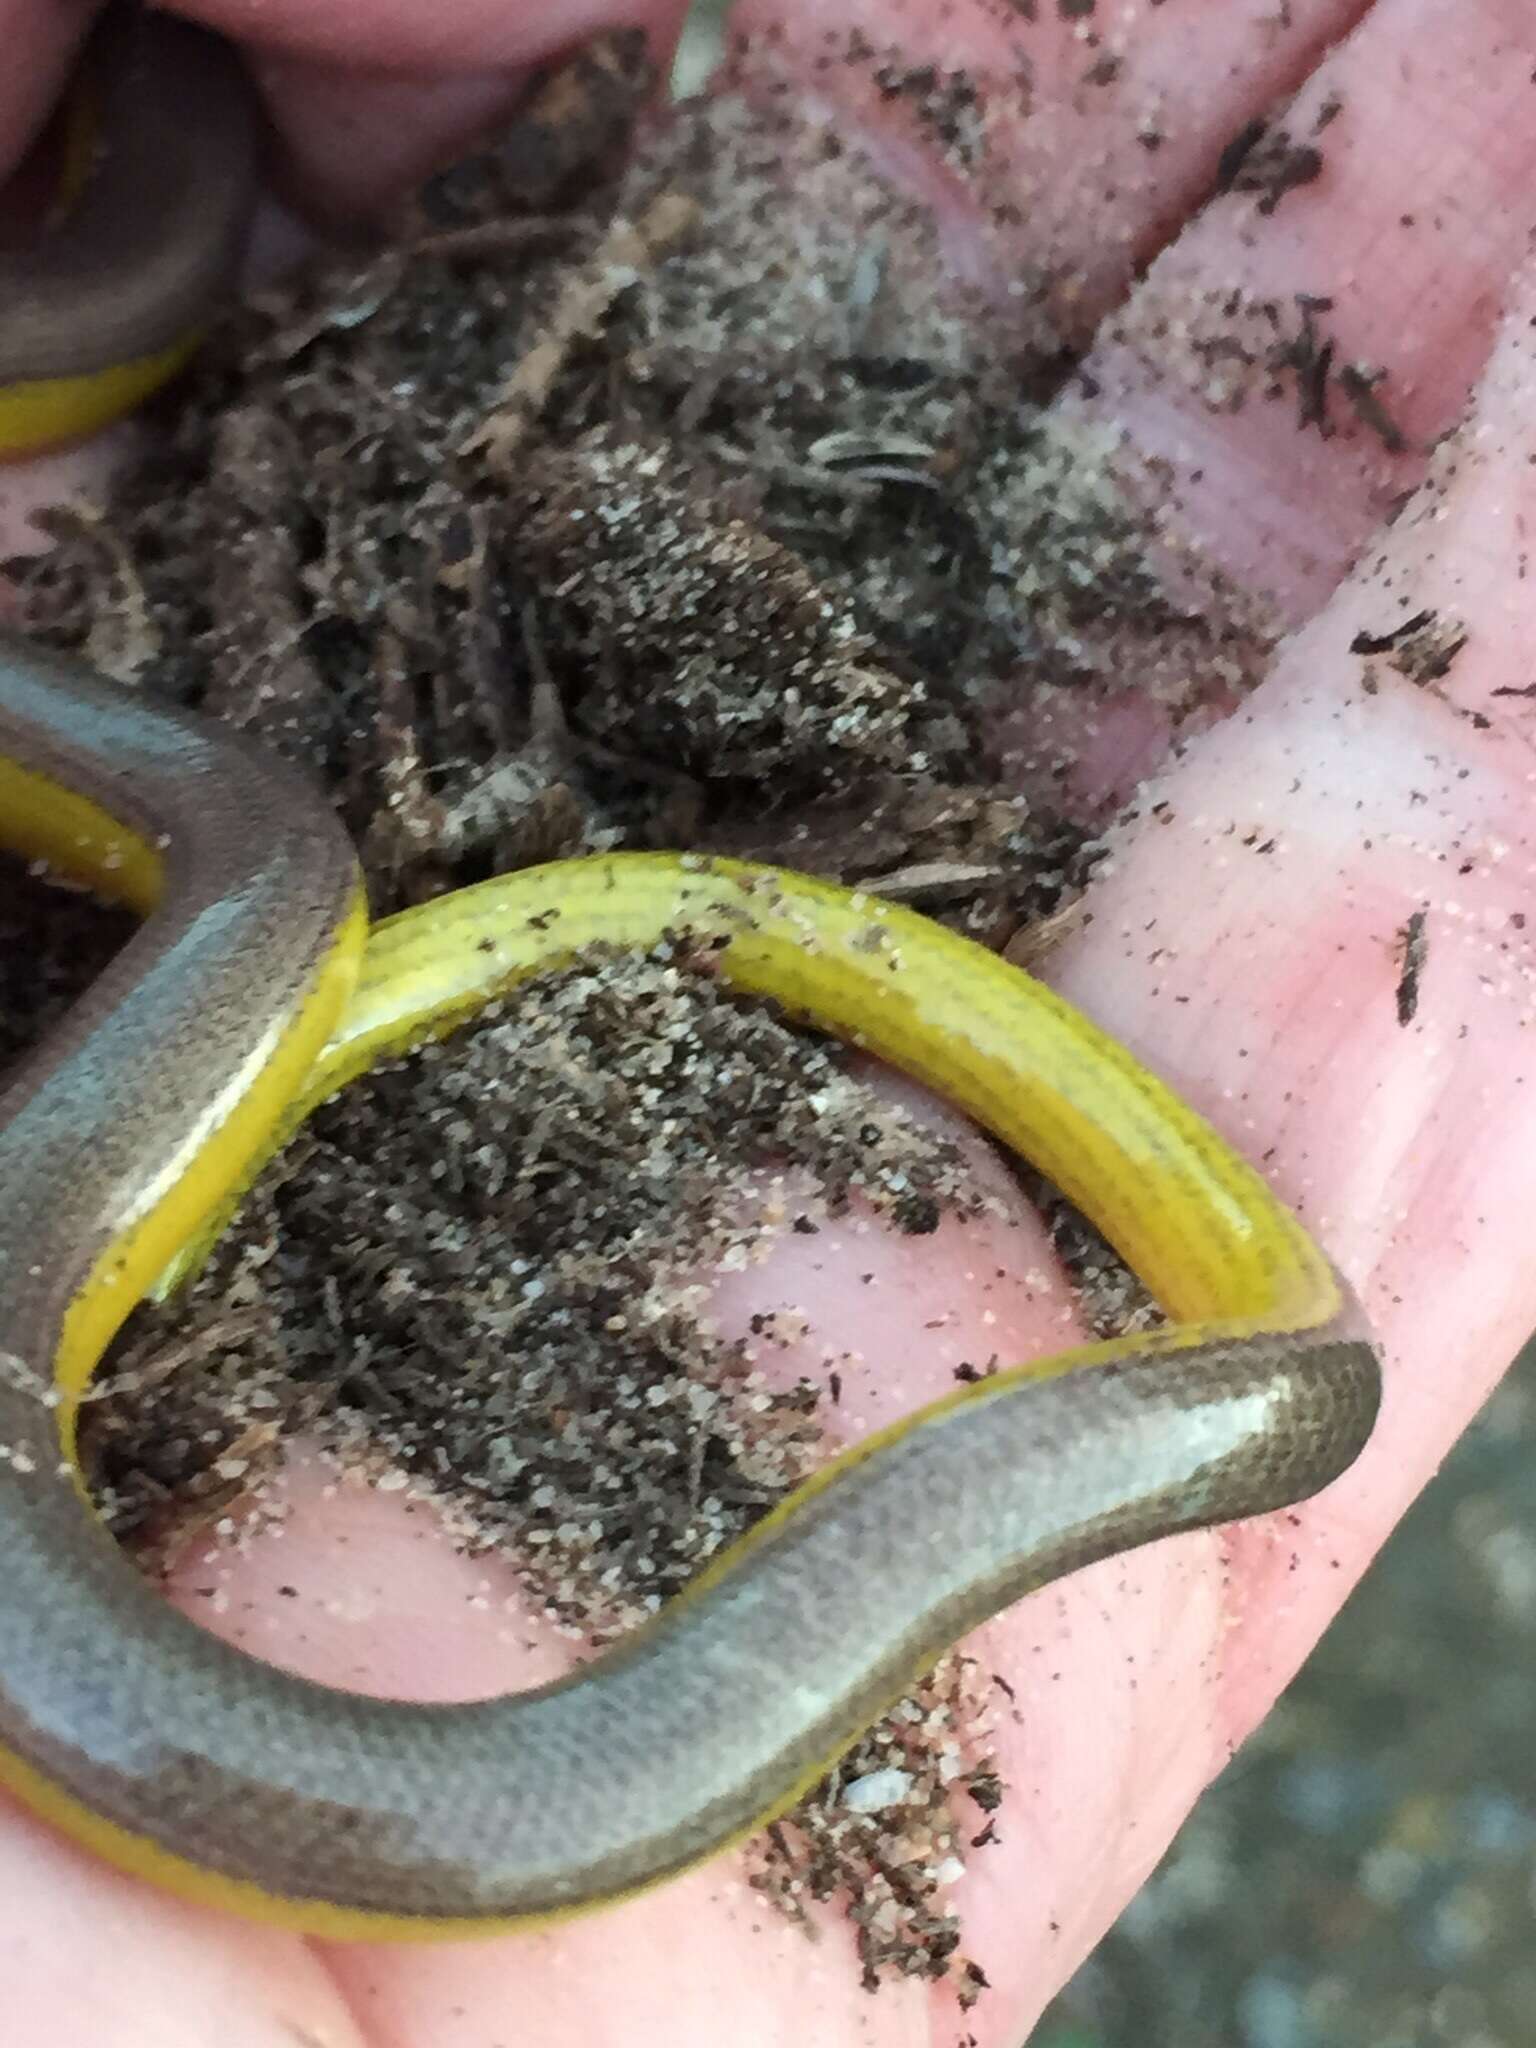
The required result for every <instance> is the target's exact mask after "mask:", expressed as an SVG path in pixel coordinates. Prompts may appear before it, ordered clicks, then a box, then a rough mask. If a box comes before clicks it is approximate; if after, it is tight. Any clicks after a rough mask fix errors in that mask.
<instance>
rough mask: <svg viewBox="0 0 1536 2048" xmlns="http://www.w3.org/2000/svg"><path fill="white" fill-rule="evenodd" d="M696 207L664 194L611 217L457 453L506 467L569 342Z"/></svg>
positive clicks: (633, 280)
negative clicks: (637, 212)
mask: <svg viewBox="0 0 1536 2048" xmlns="http://www.w3.org/2000/svg"><path fill="white" fill-rule="evenodd" d="M698 212H699V209H698V206H697V203H696V202H695V201H694V200H692V199H688V198H686V197H684V195H683V194H682V193H680V192H663V193H662V195H661V197H660V198H659V199H654V200H652V202H651V204H650V205H649V206H648V207H647V208H646V210H645V212H644V213H642V214H641V216H640V218H639V220H638V221H624V220H621V221H615V223H614V224H613V226H612V227H611V228H610V229H609V230H608V232H607V234H606V235H604V237H603V239H602V241H601V242H599V243H598V245H597V247H596V249H594V250H593V252H592V256H591V258H590V260H589V261H588V262H587V263H584V264H583V265H582V267H581V268H580V269H579V270H578V271H576V272H575V273H574V274H573V275H572V277H571V278H570V279H569V280H568V281H567V283H566V286H565V288H564V290H563V291H562V292H561V294H560V297H559V299H558V300H557V301H556V304H555V309H554V312H553V314H552V315H551V317H550V321H549V325H548V327H547V328H546V329H545V331H544V334H543V336H542V338H541V339H540V340H538V341H536V342H535V343H534V345H533V347H532V348H531V349H529V350H528V352H527V353H526V355H524V356H523V357H522V359H521V360H520V361H519V363H518V365H517V367H516V369H514V370H513V372H512V374H511V376H510V377H509V378H508V379H507V381H506V383H505V384H504V385H503V386H502V389H501V392H500V394H499V395H498V397H497V398H496V400H495V402H494V404H493V405H492V407H491V409H490V411H489V412H488V413H487V414H486V416H485V418H484V419H483V420H482V421H481V422H480V424H479V426H477V427H476V428H475V430H474V432H473V433H472V434H470V435H469V436H468V437H467V438H466V439H465V440H464V441H462V442H461V443H460V446H459V452H460V454H461V455H478V456H480V457H481V458H482V459H483V461H484V463H485V466H486V468H487V469H491V470H506V469H507V468H509V467H510V465H511V461H512V458H513V456H514V455H515V454H516V453H517V451H518V449H519V447H520V446H521V445H522V442H523V439H524V437H525V435H526V434H527V432H528V429H529V427H530V426H531V425H532V424H533V422H534V420H536V419H537V418H538V416H539V414H540V412H541V411H542V410H543V408H544V405H545V403H546V402H547V400H548V398H549V394H550V392H551V391H552V390H553V388H554V384H555V379H556V378H557V377H558V376H559V375H560V372H561V371H562V370H563V369H564V367H565V365H566V362H567V361H568V360H569V357H570V353H571V350H572V348H573V347H574V346H575V344H576V343H577V342H578V341H581V340H583V339H585V338H587V337H588V336H591V335H594V334H596V333H597V331H598V329H599V328H600V327H601V325H602V323H603V321H604V320H605V319H606V317H607V315H608V313H609V311H610V310H611V308H612V306H613V303H614V301H615V300H616V299H617V298H618V297H619V295H620V294H621V293H622V292H625V291H628V289H629V288H630V286H631V285H634V284H637V283H638V282H639V281H640V278H641V277H642V276H643V275H644V274H645V272H646V271H647V270H650V269H651V268H653V267H654V265H655V262H656V259H657V257H658V256H661V255H662V254H664V253H665V251H666V250H667V249H669V248H670V247H671V246H672V244H673V243H674V242H676V241H677V240H678V238H679V237H680V236H681V235H683V234H685V233H686V232H687V230H688V229H689V228H690V227H691V226H692V225H693V223H694V221H695V220H696V219H697V218H698Z"/></svg>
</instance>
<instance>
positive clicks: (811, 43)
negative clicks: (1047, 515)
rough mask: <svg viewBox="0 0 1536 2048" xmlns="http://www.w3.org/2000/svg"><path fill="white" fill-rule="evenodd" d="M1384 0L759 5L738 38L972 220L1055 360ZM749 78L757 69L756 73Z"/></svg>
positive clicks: (946, 206) (758, 1)
mask: <svg viewBox="0 0 1536 2048" xmlns="http://www.w3.org/2000/svg"><path fill="white" fill-rule="evenodd" d="M1365 5H1366V0H1303V4H1300V5H1290V6H1287V7H1285V8H1284V9H1283V10H1280V11H1277V10H1276V9H1275V8H1274V7H1273V6H1271V5H1269V4H1268V0H1195V4H1193V5H1191V4H1184V5H1181V6H1179V7H1165V6H1161V5H1159V4H1158V0H1130V4H1126V5H1119V6H1116V7H1114V8H1113V9H1110V8H1105V7H1097V8H1096V7H1095V6H1093V5H1092V4H1091V0H1090V4H1082V5H1079V4H1073V0H1068V4H1066V5H1062V4H1060V0H1040V4H1039V5H1038V6H1036V5H1032V4H1031V5H1015V4H1013V0H1002V4H989V0H966V4H963V5H958V6H949V5H940V4H937V0H850V4H847V5H844V6H842V7H839V8H838V9H837V11H836V14H835V16H833V17H831V18H830V20H829V16H828V13H827V10H826V9H825V8H824V7H823V6H821V5H820V4H818V0H742V4H740V5H738V7H737V8H736V9H735V10H734V12H733V15H732V23H733V26H735V27H738V28H739V29H740V30H741V31H742V33H743V34H748V35H754V36H757V37H760V38H761V39H762V41H763V43H764V45H765V48H764V52H763V54H764V57H765V58H767V57H770V56H771V54H772V52H774V51H778V52H780V53H781V55H780V56H779V57H778V58H777V59H776V60H775V61H777V62H780V63H782V66H783V68H784V69H786V70H788V71H789V72H790V73H791V74H792V75H793V76H795V77H796V78H797V79H799V80H801V81H802V82H803V84H804V85H805V87H806V88H807V89H808V90H809V91H810V92H811V93H813V94H814V96H815V98H816V99H817V100H819V101H821V102H822V103H824V104H827V105H830V106H831V107H832V108H834V109H835V110H836V125H837V127H838V129H839V131H840V132H841V133H844V134H848V135H853V136H858V135H868V136H871V137H872V138H875V139H876V140H877V141H878V143H879V145H880V148H881V152H882V154H885V155H887V156H888V157H889V156H890V154H891V153H892V152H893V151H894V150H897V149H899V150H900V152H901V155H900V158H899V159H898V161H900V163H901V167H902V169H903V172H904V173H906V174H909V175H914V176H916V177H918V178H920V179H923V180H925V181H926V189H927V191H928V192H929V193H930V195H931V196H933V197H935V198H936V199H937V200H938V201H939V203H940V205H941V208H942V210H943V212H944V213H945V214H947V215H949V216H951V217H953V218H954V219H955V221H956V223H957V225H958V224H959V223H960V222H962V221H964V222H966V223H968V229H969V234H970V236H971V237H972V238H974V239H976V240H977V241H979V243H980V245H981V248H982V250H983V251H984V252H985V259H986V261H987V262H988V264H989V266H990V268H991V269H992V272H993V281H994V285H995V287H997V288H1000V289H1005V290H1006V291H1007V293H1008V296H1009V303H1010V306H1011V308H1012V310H1013V311H1014V312H1015V313H1016V314H1017V316H1018V319H1019V322H1020V325H1021V327H1022V328H1023V330H1024V332H1025V333H1026V334H1027V335H1029V336H1030V337H1031V338H1032V339H1033V340H1034V341H1035V342H1036V345H1037V346H1038V347H1039V349H1040V350H1041V352H1042V354H1043V355H1044V356H1045V357H1046V358H1047V359H1049V358H1052V357H1054V356H1056V355H1057V354H1059V352H1060V351H1061V350H1062V349H1063V348H1070V347H1073V346H1081V345H1082V344H1084V343H1085V342H1086V341H1087V340H1088V338H1089V336H1090V335H1091V333H1092V331H1093V328H1094V325H1095V324H1096V322H1097V321H1098V320H1099V319H1100V317H1101V316H1102V315H1103V314H1104V313H1105V312H1106V311H1107V310H1108V309H1109V308H1110V307H1111V306H1112V305H1114V304H1115V303H1116V301H1117V300H1118V299H1119V298H1120V297H1121V295H1122V294H1123V293H1124V291H1125V289H1126V286H1127V285H1128V283H1129V281H1130V279H1131V277H1132V276H1133V275H1134V273H1135V271H1136V270H1137V269H1138V268H1139V267H1140V266H1141V265H1142V264H1144V263H1145V262H1146V261H1147V260H1148V259H1149V258H1150V257H1151V255H1153V254H1154V253H1155V251H1156V250H1157V249H1158V248H1159V247H1160V246H1161V245H1162V243H1163V242H1164V241H1165V240H1166V239H1167V238H1168V236H1169V235H1170V234H1171V233H1173V232H1175V231H1176V229H1177V228H1178V226H1179V224H1180V223H1181V222H1182V221H1183V220H1184V219H1185V217H1186V216H1187V215H1189V214H1190V213H1191V212H1193V211H1194V210H1195V209H1197V208H1198V207H1199V206H1200V205H1201V204H1202V203H1203V202H1204V200H1205V199H1206V198H1207V196H1208V195H1209V193H1210V192H1211V191H1212V189H1213V188H1214V185H1215V181H1216V177H1217V172H1218V167H1219V164H1220V160H1221V156H1222V152H1223V151H1224V150H1225V149H1227V147H1228V145H1229V144H1230V143H1231V141H1232V139H1233V137H1234V136H1235V135H1237V134H1239V133H1240V132H1241V131H1242V129H1243V128H1244V126H1245V125H1246V124H1247V123H1248V122H1249V121H1251V120H1253V119H1255V118H1257V117H1260V116H1263V115H1265V114H1267V113H1268V112H1269V111H1270V109H1271V108H1272V106H1273V105H1274V103H1275V102H1276V101H1277V100H1279V99H1281V98H1282V97H1283V96H1284V95H1285V94H1287V93H1289V92H1290V91H1292V90H1293V89H1294V88H1295V87H1296V86H1297V85H1299V84H1300V83H1301V82H1302V80H1303V79H1304V78H1305V77H1306V76H1307V74H1308V72H1309V71H1310V70H1311V69H1312V67H1313V66H1314V65H1315V64H1316V63H1317V61H1318V59H1319V58H1320V57H1321V56H1322V54H1323V52H1324V51H1325V50H1326V48H1327V47H1328V44H1329V43H1330V42H1331V41H1332V40H1333V39H1335V38H1336V37H1338V36H1340V35H1343V34H1344V33H1345V32H1346V31H1347V30H1348V29H1349V28H1350V26H1351V25H1352V23H1353V22H1354V21H1355V20H1356V19H1358V17H1359V16H1360V15H1361V14H1362V13H1363V12H1364V10H1365ZM749 75H750V74H749Z"/></svg>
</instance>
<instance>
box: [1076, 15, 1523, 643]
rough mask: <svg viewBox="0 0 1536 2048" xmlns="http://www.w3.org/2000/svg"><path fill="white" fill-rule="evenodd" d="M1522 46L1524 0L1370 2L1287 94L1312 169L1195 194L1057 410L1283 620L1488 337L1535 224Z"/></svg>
mask: <svg viewBox="0 0 1536 2048" xmlns="http://www.w3.org/2000/svg"><path fill="white" fill-rule="evenodd" d="M1533 67H1536V19H1533V17H1532V15H1531V12H1530V9H1529V8H1528V7H1526V6H1524V5H1523V4H1522V0H1476V4H1473V5H1470V6H1467V7H1462V8H1457V9H1456V10H1455V12H1454V15H1447V13H1446V11H1445V10H1444V9H1443V8H1442V7H1439V6H1437V5H1436V4H1435V0H1380V4H1378V5H1377V6H1376V7H1374V8H1373V9H1372V10H1371V13H1370V14H1369V15H1368V17H1367V18H1366V20H1365V21H1364V22H1363V23H1362V24H1361V26H1360V28H1359V29H1358V30H1357V31H1356V32H1355V33H1354V34H1353V35H1352V36H1351V37H1350V38H1349V39H1348V41H1347V42H1346V43H1345V44H1344V45H1343V47H1342V48H1341V49H1340V50H1338V51H1337V52H1336V53H1335V54H1334V55H1333V56H1331V57H1330V58H1329V59H1328V60H1327V62H1326V63H1324V64H1323V65H1322V66H1321V67H1320V68H1319V69H1318V71H1317V73H1316V74H1315V75H1314V76H1313V77H1312V78H1311V79H1310V80H1309V81H1308V82H1307V84H1306V85H1305V87H1304V88H1303V90H1302V92H1301V93H1300V94H1299V96H1298V98H1297V100H1296V102H1295V104H1294V106H1293V107H1292V108H1291V109H1290V110H1289V111H1288V112H1287V113H1286V114H1285V116H1284V134H1285V135H1286V136H1287V137H1289V138H1290V140H1291V143H1292V146H1293V150H1298V151H1299V150H1302V149H1315V151H1316V152H1317V155H1318V157H1319V159H1320V162H1319V169H1318V174H1317V176H1316V178H1315V179H1314V180H1312V181H1311V182H1308V183H1306V184H1303V185H1299V186H1297V187H1296V188H1295V189H1292V190H1285V189H1284V188H1283V186H1277V185H1275V184H1271V186H1270V187H1269V190H1268V193H1260V194H1247V195H1244V194H1233V195H1231V196H1230V197H1227V198H1224V199H1220V200H1218V201H1216V202H1215V203H1214V204H1213V205H1211V206H1210V207H1208V208H1207V209H1206V210H1205V211H1204V212H1203V213H1202V214H1201V215H1200V217H1199V218H1198V219H1197V220H1196V221H1194V222H1193V223H1192V224H1191V226H1190V227H1189V228H1188V229H1187V230H1186V232H1185V233H1184V234H1183V235H1182V236H1181V237H1180V238H1179V240H1178V241H1177V242H1176V243H1175V245H1174V246H1173V247H1172V248H1171V249H1169V250H1168V251H1167V253H1166V254H1165V255H1164V256H1163V257H1162V258H1161V259H1160V260H1159V261H1158V262H1157V263H1156V264H1155V265H1154V267H1153V269H1152V271H1151V274H1150V275H1149V276H1148V277H1147V278H1146V280H1145V281H1144V282H1143V283H1142V284H1141V285H1140V287H1139V288H1138V289H1137V290H1136V291H1135V293H1134V294H1133V295H1132V297H1131V299H1130V302H1129V304H1128V305H1127V306H1126V307H1125V309H1124V310H1123V312H1121V313H1120V314H1119V315H1117V316H1116V317H1115V318H1114V319H1113V320H1111V321H1110V322H1109V323H1108V326H1107V328H1106V330H1105V332H1104V333H1103V335H1102V336H1101V337H1100V340H1099V343H1098V345H1097V346H1096V348H1095V349H1094V351H1093V352H1092V355H1091V356H1090V358H1089V361H1088V363H1087V365H1086V369H1085V381H1086V384H1087V386H1088V388H1089V389H1090V390H1091V392H1092V394H1093V395H1092V397H1091V398H1088V399H1082V400H1079V401H1078V402H1076V403H1074V404H1072V405H1071V406H1069V407H1068V408H1066V409H1065V412H1064V417H1065V418H1067V419H1070V420H1075V421H1079V422H1088V421H1093V422H1113V423H1115V425H1116V427H1117V428H1118V429H1119V430H1121V431H1123V432H1125V433H1126V434H1127V435H1128V437H1129V441H1130V443H1131V445H1132V447H1133V448H1134V451H1135V452H1134V458H1133V462H1134V466H1135V467H1136V468H1137V469H1138V470H1139V471H1140V473H1141V474H1142V476H1143V478H1146V479H1148V480H1149V481H1148V482H1147V484H1146V486H1145V488H1146V490H1147V494H1148V496H1149V497H1151V498H1152V499H1153V501H1154V502H1155V503H1156V504H1157V505H1158V507H1159V518H1160V523H1161V524H1162V526H1163V527H1164V529H1165V530H1166V531H1167V532H1168V534H1169V536H1170V538H1172V539H1173V540H1174V541H1175V542H1176V543H1177V544H1179V545H1181V546H1182V545H1184V544H1187V543H1194V544H1195V545H1196V546H1197V547H1198V548H1199V550H1200V551H1201V552H1202V554H1203V556H1204V557H1205V559H1206V560H1207V561H1209V562H1210V563H1211V564H1212V565H1214V566H1216V567H1218V568H1220V569H1221V570H1223V571H1224V572H1225V573H1226V574H1228V575H1229V576H1231V577H1232V578H1233V579H1234V581H1236V582H1237V583H1238V584H1239V586H1240V587H1241V588H1243V589H1244V590H1246V591H1249V592H1256V593H1259V594H1261V595H1262V596H1263V598H1264V599H1265V600H1266V602H1268V603H1269V604H1271V605H1272V606H1273V607H1274V608H1275V610H1276V613H1277V614H1278V616H1279V618H1281V619H1283V620H1285V621H1289V622H1291V623H1294V622H1296V621H1297V620H1299V619H1300V618H1302V617H1304V616H1305V615H1306V614H1307V613H1308V612H1309V611H1310V610H1312V609H1313V608H1314V607H1315V606H1316V605H1317V604H1318V603H1320V602H1321V601H1322V600H1323V598H1324V597H1325V596H1326V595H1327V593H1328V592H1329V590H1331V589H1332V587H1333V585H1334V584H1335V583H1336V582H1337V581H1338V579H1339V577H1340V576H1341V575H1342V574H1343V572H1344V570H1345V568H1346V567H1347V566H1348V564H1349V562H1350V561H1351V560H1352V559H1353V557H1354V556H1355V554H1356V553H1357V552H1358V550H1359V549H1360V547H1361V546H1362V545H1363V544H1364V543H1365V542H1366V540H1367V538H1368V536H1369V535H1370V534H1371V532H1372V531H1373V530H1374V528H1375V527H1376V525H1377V523H1378V522H1379V521H1380V520H1381V519H1382V518H1383V517H1384V516H1385V515H1386V514H1387V513H1388V512H1390V510H1391V509H1392V507H1393V505H1394V504H1395V503H1396V502H1397V501H1398V499H1399V498H1400V496H1401V494H1402V493H1403V492H1404V491H1405V490H1407V489H1408V488H1410V487H1412V486H1413V485H1414V484H1416V483H1417V482H1418V481H1419V480H1420V479H1421V478H1422V476H1423V475H1424V472H1425V466H1426V463H1427V460H1428V455H1429V451H1430V449H1431V448H1432V446H1433V444H1434V442H1435V441H1436V440H1437V439H1438V437H1439V436H1440V435H1441V434H1443V433H1444V432H1446V430H1447V429H1448V428H1449V427H1450V426H1452V425H1453V424H1454V423H1455V421H1456V420H1457V419H1458V418H1459V417H1460V415H1461V412H1462V410H1463V408H1464V406H1465V405H1466V402H1467V399H1468V395H1469V393H1470V391H1471V389H1472V386H1473V384H1474V382H1475V381H1476V378H1477V375H1478V373H1479V371H1480V370H1481V368H1482V366H1483V364H1484V362H1485V361H1486V359H1487V353H1488V350H1489V348H1490V347H1491V345H1492V339H1493V335H1494V332H1495V329H1496V325H1497V321H1498V317H1499V313H1500V310H1501V308H1502V305H1503V301H1504V294H1505V289H1506V284H1507V281H1508V279H1509V277H1510V276H1511V274H1512V273H1513V271H1514V269H1515V267H1516V265H1517V264H1518V263H1519V262H1520V260H1521V258H1522V256H1523V255H1524V253H1525V250H1526V248H1527V246H1528V240H1529V236H1530V233H1531V229H1532V226H1533V224H1536V201H1533V199H1532V193H1533V190H1536V122H1533V121H1532V120H1530V119H1529V118H1528V116H1529V106H1528V102H1529V99H1530V94H1531V84H1530V79H1531V75H1532V70H1533ZM1275 144H1276V137H1275V135H1273V134H1272V135H1271V136H1270V137H1269V138H1268V139H1267V141H1266V144H1265V147H1267V148H1269V149H1271V150H1272V151H1273V150H1274V149H1275ZM1275 175H1276V177H1277V178H1283V175H1284V170H1283V153H1281V158H1280V161H1279V162H1277V165H1276V172H1275ZM1277 192H1278V194H1279V196H1278V197H1277V196H1276V194H1277ZM1271 201H1273V206H1272V210H1270V211H1266V208H1267V207H1269V206H1270V204H1271ZM1304 300H1310V301H1311V302H1312V304H1313V306H1314V307H1315V308H1316V310H1315V311H1313V312H1312V313H1311V314H1310V316H1309V315H1308V313H1307V312H1306V310H1305V308H1304V306H1303V303H1302V302H1303V301H1304ZM1324 350H1327V351H1331V361H1330V362H1329V363H1328V364H1327V365H1325V366H1323V367H1322V369H1321V371H1320V369H1319V365H1318V363H1317V356H1318V355H1319V353H1321V352H1322V351H1324ZM1287 352H1289V354H1290V355H1291V357H1292V358H1293V364H1292V366H1290V367H1287V365H1286V364H1285V361H1284V358H1285V356H1286V354H1287ZM1362 372H1363V373H1364V376H1365V379H1366V380H1367V381H1366V382H1365V383H1364V385H1362V380H1361V375H1360V373H1362ZM1352 373H1353V374H1352ZM1314 415H1315V416H1314ZM1154 465H1155V466H1156V467H1155V472H1154V468H1153V466H1154ZM1154 473H1155V485H1153V484H1152V483H1151V482H1150V479H1151V477H1152V476H1153V475H1154Z"/></svg>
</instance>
